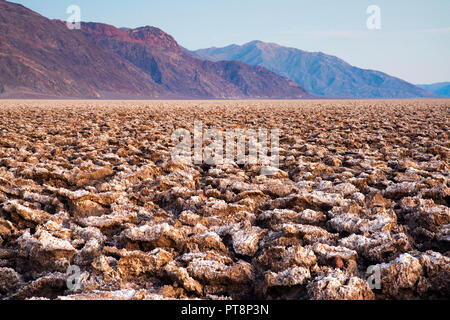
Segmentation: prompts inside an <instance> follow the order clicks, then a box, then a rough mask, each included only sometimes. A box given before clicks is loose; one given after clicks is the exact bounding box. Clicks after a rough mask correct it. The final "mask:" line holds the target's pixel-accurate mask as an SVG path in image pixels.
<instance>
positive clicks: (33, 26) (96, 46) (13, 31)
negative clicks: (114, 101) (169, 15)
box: [0, 0, 308, 99]
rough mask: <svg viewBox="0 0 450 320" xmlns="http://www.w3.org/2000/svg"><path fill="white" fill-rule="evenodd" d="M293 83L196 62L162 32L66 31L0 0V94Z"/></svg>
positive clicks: (234, 65) (201, 92) (161, 94)
mask: <svg viewBox="0 0 450 320" xmlns="http://www.w3.org/2000/svg"><path fill="white" fill-rule="evenodd" d="M307 96H308V94H307V93H306V92H305V90H304V89H303V88H301V87H300V86H299V85H298V84H296V83H294V82H292V81H290V80H288V79H285V78H283V77H281V76H279V75H277V74H275V73H273V72H271V71H269V70H267V69H265V68H263V67H255V66H249V65H246V64H244V63H242V62H219V63H213V62H210V61H202V60H199V59H196V58H192V57H191V56H188V55H187V54H185V53H184V52H183V50H181V49H180V47H179V46H178V44H177V43H176V42H175V40H174V39H173V38H172V37H171V36H169V35H167V34H166V33H164V32H163V31H161V30H159V29H157V28H153V27H144V28H138V29H134V30H131V29H130V30H121V29H118V28H115V27H113V26H108V25H104V24H95V23H87V24H83V25H82V29H81V30H69V29H68V28H67V27H66V25H65V23H64V22H62V21H56V20H49V19H47V18H45V17H43V16H41V15H39V14H37V13H35V12H33V11H31V10H29V9H27V8H25V7H23V6H21V5H18V4H14V3H10V2H6V1H3V0H0V97H1V98H24V97H30V98H31V97H32V98H37V97H45V98H49V97H72V98H198V99H203V98H299V97H307Z"/></svg>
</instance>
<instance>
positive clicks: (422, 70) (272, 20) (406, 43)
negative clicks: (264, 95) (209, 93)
mask: <svg viewBox="0 0 450 320" xmlns="http://www.w3.org/2000/svg"><path fill="white" fill-rule="evenodd" d="M13 2H16V3H21V4H23V5H25V6H26V7H28V8H30V9H32V10H34V11H37V12H39V13H40V14H42V15H44V16H46V17H48V18H59V19H67V18H68V16H69V15H68V14H67V13H66V9H67V7H68V6H69V5H71V4H75V5H78V6H79V7H80V8H81V15H82V20H83V21H95V22H104V23H108V24H112V25H115V26H117V27H139V26H144V25H152V26H155V27H159V28H161V29H162V30H163V31H165V32H167V33H169V34H171V35H172V36H173V37H174V38H175V39H176V40H177V41H178V42H179V44H180V45H182V46H184V47H186V48H188V49H200V48H206V47H211V46H216V47H221V46H226V45H229V44H232V43H236V44H243V43H245V42H249V41H252V40H262V41H266V42H275V43H278V44H280V45H285V46H290V47H295V48H299V49H303V50H307V51H322V52H324V53H327V54H332V55H336V56H338V57H340V58H342V59H344V60H346V61H347V62H349V63H350V64H353V65H356V66H358V67H362V68H367V69H376V70H380V71H383V72H386V73H388V74H391V75H394V76H397V77H400V78H402V79H405V80H407V81H410V82H412V83H432V82H441V81H450V63H449V57H450V1H449V0H410V1H407V0H369V1H366V0H341V1H336V0H272V1H269V0H226V1H225V0H222V1H217V0H190V1H189V0H127V1H118V0H108V1H106V0H13ZM369 5H377V6H378V7H379V8H380V10H381V29H379V30H369V29H368V28H367V26H366V21H367V18H368V17H369V15H368V14H367V13H366V10H367V7H368V6H369Z"/></svg>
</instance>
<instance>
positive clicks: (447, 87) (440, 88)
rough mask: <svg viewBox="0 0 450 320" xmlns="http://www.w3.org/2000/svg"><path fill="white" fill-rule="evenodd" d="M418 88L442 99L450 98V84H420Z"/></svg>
mask: <svg viewBox="0 0 450 320" xmlns="http://www.w3.org/2000/svg"><path fill="white" fill-rule="evenodd" d="M417 86H418V87H420V88H422V89H424V90H428V91H430V92H433V93H435V94H437V95H438V96H441V97H449V98H450V82H438V83H433V84H418V85H417Z"/></svg>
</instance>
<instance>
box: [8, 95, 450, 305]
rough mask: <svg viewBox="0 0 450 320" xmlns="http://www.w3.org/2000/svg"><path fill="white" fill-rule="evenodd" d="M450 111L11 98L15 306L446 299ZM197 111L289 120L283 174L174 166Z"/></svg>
mask: <svg viewBox="0 0 450 320" xmlns="http://www.w3.org/2000/svg"><path fill="white" fill-rule="evenodd" d="M449 111H450V100H445V99H436V100H310V101H306V100H304V101H294V100H292V101H284V100H276V101H275V100H274V101H96V100H89V101H71V100H66V101H64V100H61V101H43V100H40V101H32V100H11V101H0V298H15V299H26V298H32V297H47V298H52V299H55V298H60V299H86V298H88V299H157V298H164V299H168V298H176V299H178V298H203V299H215V298H228V297H231V298H235V299H244V298H260V299H288V298H289V299H290V298H294V299H405V298H424V299H437V298H443V297H444V298H448V297H449V296H450V287H449V285H448V284H449V283H450V281H449V280H450V279H449V278H450V272H449V271H450V258H449V241H450V209H449V205H450V191H449V190H450V189H449V174H450V171H449V170H450V164H449V155H450V139H449V128H450V112H449ZM196 121H197V122H200V123H201V124H202V129H203V130H206V129H208V128H216V129H218V130H220V131H221V132H226V130H227V129H242V130H255V131H258V130H260V129H262V128H264V129H266V130H269V131H270V130H271V129H279V131H280V135H279V149H278V151H279V168H278V169H277V170H274V171H273V174H272V175H269V176H268V175H264V174H261V168H262V166H261V164H260V163H255V164H251V163H244V164H238V163H236V162H233V161H223V162H222V163H220V164H217V165H208V164H205V163H202V164H194V163H183V162H181V161H174V159H173V157H172V153H171V151H172V150H173V148H174V147H175V146H176V144H177V141H174V140H173V139H172V138H171V135H172V133H173V132H174V131H175V130H177V129H180V128H183V129H186V130H187V131H188V132H192V135H193V134H194V132H193V131H194V130H193V129H194V123H195V122H196ZM203 143H204V144H207V143H208V141H203ZM247 151H248V150H247ZM69 266H75V267H76V268H72V269H69ZM368 268H369V270H370V272H369V273H367V271H368ZM68 270H71V272H68ZM72 271H73V273H72ZM68 280H69V281H68Z"/></svg>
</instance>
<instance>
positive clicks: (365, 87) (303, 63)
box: [191, 40, 435, 98]
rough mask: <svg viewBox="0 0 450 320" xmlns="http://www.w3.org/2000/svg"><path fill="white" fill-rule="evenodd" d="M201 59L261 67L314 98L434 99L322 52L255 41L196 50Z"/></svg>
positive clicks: (427, 94)
mask: <svg viewBox="0 0 450 320" xmlns="http://www.w3.org/2000/svg"><path fill="white" fill-rule="evenodd" d="M191 54H192V55H193V56H196V57H198V58H203V59H208V60H211V61H219V60H231V61H233V60H238V61H242V62H244V63H247V64H250V65H260V66H263V67H265V68H267V69H269V70H271V71H274V72H275V73H277V74H279V75H281V76H284V77H287V78H288V79H291V80H293V81H295V82H296V83H297V84H299V85H301V86H302V87H303V88H305V90H307V91H308V92H309V93H311V94H313V95H318V96H322V97H335V98H416V97H434V96H435V95H433V94H432V93H431V92H427V91H425V90H423V89H421V88H418V87H416V86H414V85H413V84H411V83H408V82H406V81H404V80H402V79H399V78H396V77H392V76H390V75H388V74H386V73H383V72H380V71H377V70H368V69H361V68H358V67H355V66H352V65H350V64H349V63H347V62H346V61H344V60H342V59H340V58H338V57H336V56H332V55H327V54H325V53H322V52H308V51H304V50H301V49H297V48H292V47H283V46H281V45H278V44H275V43H267V42H263V41H260V40H254V41H251V42H248V43H245V44H243V45H237V44H232V45H229V46H225V47H220V48H217V47H212V48H206V49H199V50H194V51H192V53H191Z"/></svg>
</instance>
